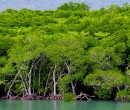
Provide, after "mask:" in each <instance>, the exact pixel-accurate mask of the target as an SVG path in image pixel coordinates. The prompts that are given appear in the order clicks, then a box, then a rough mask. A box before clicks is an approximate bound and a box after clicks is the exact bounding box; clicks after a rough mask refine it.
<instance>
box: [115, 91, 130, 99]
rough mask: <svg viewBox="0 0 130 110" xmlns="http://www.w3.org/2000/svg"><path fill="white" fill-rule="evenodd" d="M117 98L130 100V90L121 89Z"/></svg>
mask: <svg viewBox="0 0 130 110" xmlns="http://www.w3.org/2000/svg"><path fill="white" fill-rule="evenodd" d="M116 100H119V101H130V90H129V89H128V90H121V91H119V92H117V94H116Z"/></svg>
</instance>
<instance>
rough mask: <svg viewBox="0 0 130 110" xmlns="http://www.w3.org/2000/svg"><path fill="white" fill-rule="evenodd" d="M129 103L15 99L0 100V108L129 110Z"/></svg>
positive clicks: (12, 109)
mask: <svg viewBox="0 0 130 110" xmlns="http://www.w3.org/2000/svg"><path fill="white" fill-rule="evenodd" d="M129 109H130V103H128V102H127V103H126V102H124V103H121V102H112V101H77V102H64V101H40V100H39V101H16V100H0V110H129Z"/></svg>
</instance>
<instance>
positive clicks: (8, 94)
mask: <svg viewBox="0 0 130 110" xmlns="http://www.w3.org/2000/svg"><path fill="white" fill-rule="evenodd" d="M20 71H21V69H20V70H19V71H18V72H17V74H16V75H15V77H14V79H13V82H12V83H11V85H10V87H9V89H8V92H7V97H10V93H11V89H12V86H13V85H14V82H15V81H16V78H17V77H18V75H19V74H20Z"/></svg>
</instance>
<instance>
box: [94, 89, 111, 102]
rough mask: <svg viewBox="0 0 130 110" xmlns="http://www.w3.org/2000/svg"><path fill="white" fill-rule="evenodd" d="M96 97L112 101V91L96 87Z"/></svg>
mask: <svg viewBox="0 0 130 110" xmlns="http://www.w3.org/2000/svg"><path fill="white" fill-rule="evenodd" d="M94 95H95V96H98V98H99V99H103V100H106V99H110V98H111V90H109V89H105V88H101V87H96V88H95V89H94Z"/></svg>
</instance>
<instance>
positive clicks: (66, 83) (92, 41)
mask: <svg viewBox="0 0 130 110" xmlns="http://www.w3.org/2000/svg"><path fill="white" fill-rule="evenodd" d="M89 10H90V7H89V6H88V5H86V4H85V3H74V2H69V3H64V4H63V5H61V6H59V7H58V8H57V10H44V11H41V10H29V9H26V8H25V9H21V10H14V9H7V10H5V11H3V12H1V13H0V84H2V85H4V86H3V87H4V88H2V89H4V90H5V92H7V90H8V88H9V85H10V83H11V82H12V80H13V79H14V77H15V75H16V74H17V72H18V71H19V70H21V71H20V74H19V76H18V77H17V79H16V81H15V83H14V85H13V87H12V89H13V90H12V91H13V93H15V94H18V93H19V92H21V91H22V90H24V89H25V88H24V86H23V82H24V83H25V86H26V87H27V88H28V82H29V75H31V79H32V81H31V87H32V90H33V92H34V93H41V94H44V95H46V94H50V93H52V91H53V89H52V88H53V82H52V81H53V80H52V77H53V74H52V73H53V71H54V64H57V67H56V71H55V75H56V78H55V79H56V81H57V82H56V84H57V85H56V86H57V87H56V88H58V90H57V92H59V93H61V94H64V93H68V92H72V87H71V82H73V83H74V84H75V87H76V88H77V86H79V87H82V84H83V83H84V85H85V86H87V88H94V95H96V96H98V97H99V98H100V99H108V98H110V93H111V92H112V89H111V88H113V87H115V86H119V87H122V88H121V89H124V88H123V87H125V85H128V86H129V85H130V80H129V78H130V76H129V75H130V70H129V65H130V31H129V30H130V25H129V24H130V14H129V13H130V5H129V4H128V3H125V4H124V5H123V6H122V7H120V6H118V5H111V6H110V7H108V8H106V9H105V8H101V9H100V10H91V11H89ZM20 75H21V77H22V78H23V79H22V78H21V77H20ZM18 80H19V81H18ZM17 81H18V82H17ZM75 90H76V92H77V91H78V90H77V89H75ZM78 92H80V90H79V91H78ZM69 95H70V96H69ZM119 96H120V95H119ZM66 97H67V98H66V100H69V98H68V97H70V99H71V98H72V94H70V93H68V96H66Z"/></svg>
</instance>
